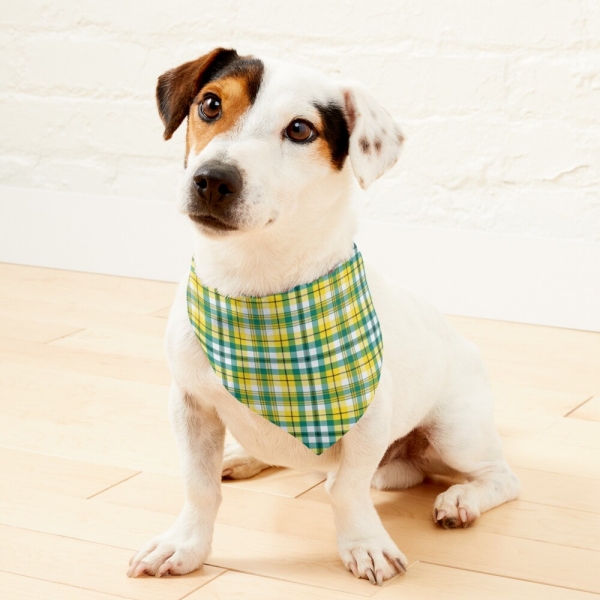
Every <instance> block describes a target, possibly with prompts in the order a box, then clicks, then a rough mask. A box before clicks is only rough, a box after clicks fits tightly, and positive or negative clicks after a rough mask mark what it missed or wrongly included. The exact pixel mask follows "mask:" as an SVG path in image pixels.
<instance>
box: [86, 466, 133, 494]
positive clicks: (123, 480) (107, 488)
mask: <svg viewBox="0 0 600 600" xmlns="http://www.w3.org/2000/svg"><path fill="white" fill-rule="evenodd" d="M140 473H143V471H138V472H137V473H134V474H133V475H129V477H125V479H121V481H117V482H116V483H113V484H112V485H109V486H108V487H106V488H104V489H103V490H100V491H99V492H95V493H94V494H92V495H91V496H88V497H87V498H86V500H91V499H92V498H95V497H96V496H99V495H100V494H103V493H104V492H106V491H108V490H112V488H114V487H117V486H118V485H121V484H122V483H125V482H126V481H129V480H130V479H133V478H134V477H136V476H138V475H139V474H140Z"/></svg>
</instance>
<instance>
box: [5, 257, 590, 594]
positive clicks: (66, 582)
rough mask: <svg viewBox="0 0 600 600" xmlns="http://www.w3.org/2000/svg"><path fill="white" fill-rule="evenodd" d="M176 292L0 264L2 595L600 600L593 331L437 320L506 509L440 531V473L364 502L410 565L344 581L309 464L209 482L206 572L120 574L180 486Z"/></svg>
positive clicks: (165, 517)
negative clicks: (215, 485) (489, 437)
mask: <svg viewBox="0 0 600 600" xmlns="http://www.w3.org/2000/svg"><path fill="white" fill-rule="evenodd" d="M174 293H175V286H174V285H172V284H167V283H160V282H151V281H143V280H136V279H128V278H119V277H109V276H101V275H91V274H86V273H75V272H66V271H56V270H52V269H42V268H32V267H23V266H16V265H1V264H0V540H1V543H0V590H1V592H0V596H1V597H2V598H4V597H6V598H10V600H25V599H27V600H30V599H31V600H33V599H36V600H37V599H39V598H44V599H46V598H47V599H49V600H54V599H56V600H58V599H59V598H60V599H61V600H63V599H64V600H75V599H77V600H115V599H116V598H131V599H132V600H134V599H138V598H139V599H144V600H146V599H148V600H152V599H153V598H156V599H160V600H171V599H172V600H179V599H182V598H187V599H189V600H201V599H217V598H218V599H224V600H227V599H248V600H251V599H259V598H260V599H261V600H262V599H264V600H271V599H273V600H275V599H278V600H279V599H280V598H286V599H289V600H296V599H298V600H299V599H300V598H316V599H321V598H322V599H326V598H327V599H331V600H354V599H357V598H364V597H372V598H376V599H379V600H387V599H388V598H389V599H391V598H411V599H413V598H414V599H420V598H423V599H429V598H440V599H441V600H444V599H446V598H448V599H450V598H465V599H480V598H486V599H487V598H492V599H495V598H498V599H500V598H503V599H504V598H508V597H513V598H516V599H520V598H524V599H534V598H543V599H544V600H563V599H565V600H586V599H590V600H591V598H600V577H598V565H599V564H600V461H599V460H598V451H599V450H600V442H599V440H600V334H596V333H590V332H582V331H573V330H564V329H556V328H548V327H538V326H532V325H520V324H515V323H502V322H498V321H489V320H482V319H469V318H465V317H450V320H451V322H452V323H453V324H454V326H455V327H456V328H457V329H459V330H460V331H461V332H462V333H464V334H465V335H466V336H467V337H469V338H470V339H472V340H473V341H474V342H476V343H477V344H478V345H479V346H480V348H481V350H482V353H483V355H484V358H485V360H486V363H487V364H488V367H489V370H490V373H491V377H492V385H493V389H494V394H495V397H496V409H495V415H496V422H497V425H498V428H499V430H500V432H501V434H502V436H503V439H504V445H505V450H506V454H507V456H508V458H509V461H510V462H511V464H512V466H513V467H514V470H515V472H516V473H517V475H518V476H519V477H520V479H521V481H522V483H523V491H522V493H521V496H520V498H519V500H517V501H515V502H512V503H510V504H507V505H504V506H501V507H498V508H497V509H495V510H493V511H490V512H489V513H487V514H485V515H483V516H482V518H481V519H480V520H479V521H478V522H477V523H476V524H475V525H474V526H473V527H472V528H469V529H466V530H459V531H444V530H441V529H439V528H437V527H435V525H434V524H433V522H432V520H431V507H432V504H433V501H434V499H435V497H436V495H437V494H438V493H439V492H440V491H442V490H443V489H444V485H447V482H445V481H444V480H443V479H442V478H438V479H435V480H431V481H427V482H425V483H424V484H422V485H420V486H418V487H415V488H412V489H409V490H403V491H394V492H380V491H373V492H372V496H373V500H374V502H375V505H376V507H377V510H378V512H379V514H380V515H381V518H382V520H383V522H384V524H385V526H386V528H387V529H388V531H389V532H390V534H391V536H392V537H393V538H394V539H395V540H396V541H397V543H398V544H399V546H400V548H401V549H402V550H403V551H404V552H405V553H406V554H407V556H408V557H409V560H410V568H409V571H408V573H407V574H406V575H405V576H403V577H397V578H395V579H394V580H392V581H390V582H386V584H385V585H384V586H383V588H376V587H373V586H371V585H370V584H369V583H368V582H366V581H358V580H356V579H354V578H353V577H352V576H351V575H350V574H349V573H347V572H345V570H344V568H343V567H342V565H341V562H340V560H339V558H338V556H337V552H336V547H335V531H334V527H333V520H332V514H331V507H330V504H329V501H328V498H327V494H326V492H325V490H324V486H323V479H324V475H323V474H322V473H316V472H301V471H291V470H285V469H269V470H267V471H265V472H263V473H261V474H260V475H259V476H257V477H255V478H253V479H250V480H246V481H236V482H226V483H224V485H223V503H222V506H221V510H220V512H219V516H218V519H217V524H216V527H215V536H214V545H213V546H214V548H213V553H212V555H211V556H210V557H209V559H208V563H207V565H205V566H204V568H203V569H202V570H200V571H199V572H197V573H193V574H190V575H188V576H186V577H182V578H178V577H166V578H162V579H158V580H157V579H155V578H150V577H143V578H140V579H136V580H131V579H128V578H127V577H126V576H125V573H126V570H127V563H128V560H129V557H130V556H131V554H132V552H133V551H134V550H136V549H137V548H138V547H139V546H140V545H141V544H143V543H145V542H146V541H147V540H148V538H150V537H151V536H153V535H155V534H157V533H159V532H160V531H162V530H164V529H165V528H166V527H168V526H169V525H170V524H171V523H172V521H173V518H174V517H175V515H176V514H177V512H178V510H179V508H180V506H181V504H182V501H183V490H182V485H181V480H180V478H179V460H178V456H177V451H176V447H175V443H174V440H173V437H172V434H171V432H170V428H169V424H168V416H167V406H166V405H167V393H168V385H169V373H168V369H167V365H166V360H165V357H164V348H163V337H164V330H165V326H166V319H165V317H166V316H167V315H168V310H169V308H168V307H169V304H170V302H171V301H172V298H173V296H174Z"/></svg>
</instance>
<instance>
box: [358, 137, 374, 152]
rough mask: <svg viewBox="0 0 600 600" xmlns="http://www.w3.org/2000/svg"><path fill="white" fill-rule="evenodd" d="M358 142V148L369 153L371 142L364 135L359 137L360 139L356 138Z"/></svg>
mask: <svg viewBox="0 0 600 600" xmlns="http://www.w3.org/2000/svg"><path fill="white" fill-rule="evenodd" d="M358 143H359V144H360V149H361V150H362V151H363V152H364V153H365V154H370V153H371V143H370V142H369V140H368V139H367V138H366V137H361V138H360V140H358Z"/></svg>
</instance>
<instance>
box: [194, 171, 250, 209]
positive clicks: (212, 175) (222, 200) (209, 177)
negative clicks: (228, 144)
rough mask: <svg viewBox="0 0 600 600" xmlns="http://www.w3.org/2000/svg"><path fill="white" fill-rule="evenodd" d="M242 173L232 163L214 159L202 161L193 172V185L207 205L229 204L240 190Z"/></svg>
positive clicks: (216, 206)
mask: <svg viewBox="0 0 600 600" xmlns="http://www.w3.org/2000/svg"><path fill="white" fill-rule="evenodd" d="M242 183H243V182H242V174H241V173H240V171H239V169H238V168H237V167H235V166H233V165H228V164H225V163H222V162H219V161H216V160H211V161H209V162H207V163H204V164H203V165H202V166H201V167H200V168H199V169H198V170H197V171H196V172H195V173H194V187H195V189H196V193H197V194H198V196H199V197H200V198H201V199H202V200H204V202H206V204H208V205H213V206H214V207H215V208H218V205H219V204H231V203H232V202H234V201H235V200H236V199H237V198H238V196H239V194H240V192H241V191H242Z"/></svg>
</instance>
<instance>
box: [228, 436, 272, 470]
mask: <svg viewBox="0 0 600 600" xmlns="http://www.w3.org/2000/svg"><path fill="white" fill-rule="evenodd" d="M268 468H269V465H267V464H266V463H264V462H262V461H261V460H258V458H254V456H251V455H250V454H248V453H247V452H246V451H245V450H244V449H243V448H242V447H241V446H240V445H239V444H238V443H237V442H234V443H230V444H227V445H226V446H225V451H224V453H223V466H222V468H221V477H228V478H229V479H248V478H249V477H254V475H257V474H258V473H260V472H261V471H264V470H265V469H268Z"/></svg>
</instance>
